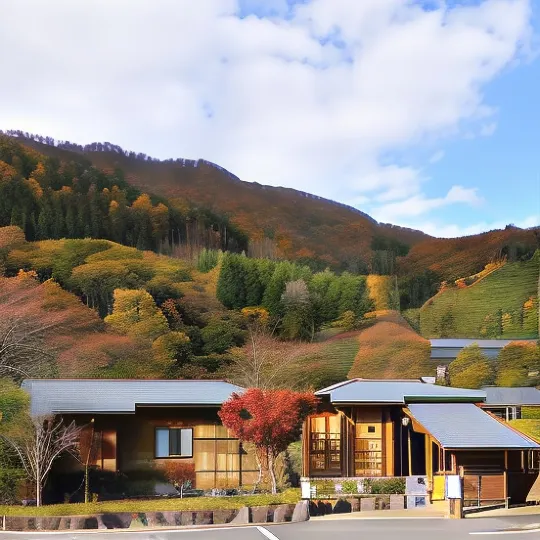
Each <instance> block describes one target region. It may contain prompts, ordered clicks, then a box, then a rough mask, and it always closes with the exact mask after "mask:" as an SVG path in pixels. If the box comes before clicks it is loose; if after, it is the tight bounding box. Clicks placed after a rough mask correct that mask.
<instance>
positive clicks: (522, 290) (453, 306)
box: [420, 257, 539, 338]
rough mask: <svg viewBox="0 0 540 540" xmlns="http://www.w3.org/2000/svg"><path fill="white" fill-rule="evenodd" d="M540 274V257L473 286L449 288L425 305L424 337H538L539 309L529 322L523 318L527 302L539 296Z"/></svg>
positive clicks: (422, 312)
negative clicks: (524, 306) (539, 259)
mask: <svg viewBox="0 0 540 540" xmlns="http://www.w3.org/2000/svg"><path fill="white" fill-rule="evenodd" d="M538 272H539V264H538V257H534V258H533V259H531V260H530V261H527V262H517V263H508V264H505V265H504V266H503V267H501V268H500V269H498V270H496V271H494V272H493V273H491V274H489V275H488V276H486V277H485V278H484V279H482V280H480V281H478V282H477V283H474V284H473V285H471V286H469V287H466V288H458V287H449V288H447V289H445V290H444V291H442V292H440V293H439V294H437V295H436V296H434V297H433V298H431V299H430V300H428V301H427V302H426V303H425V304H424V305H423V306H422V308H421V310H420V331H421V334H422V335H423V336H424V337H432V338H436V337H453V338H459V337H461V338H483V337H484V338H527V337H532V338H534V337H537V336H538V311H537V309H531V310H529V311H528V312H527V313H528V315H527V318H526V320H525V321H522V317H523V305H524V303H525V302H526V301H527V300H528V299H529V298H530V297H537V294H538ZM506 314H508V315H506ZM486 317H488V320H487V321H486ZM505 318H506V321H503V319H505ZM501 324H502V326H503V332H502V333H501V331H500V329H501Z"/></svg>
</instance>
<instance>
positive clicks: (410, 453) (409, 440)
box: [407, 426, 412, 476]
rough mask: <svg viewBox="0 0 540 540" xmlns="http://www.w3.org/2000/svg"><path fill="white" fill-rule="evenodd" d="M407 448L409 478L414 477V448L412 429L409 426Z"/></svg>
mask: <svg viewBox="0 0 540 540" xmlns="http://www.w3.org/2000/svg"><path fill="white" fill-rule="evenodd" d="M407 447H408V452H407V453H408V454H409V476H412V452H411V450H412V448H411V428H410V427H409V426H407Z"/></svg>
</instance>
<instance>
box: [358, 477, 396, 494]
mask: <svg viewBox="0 0 540 540" xmlns="http://www.w3.org/2000/svg"><path fill="white" fill-rule="evenodd" d="M364 490H365V492H366V493H371V494H374V495H375V494H377V495H383V494H384V495H389V494H390V495H401V494H404V493H405V478H381V479H380V480H379V479H373V478H367V479H366V480H364Z"/></svg>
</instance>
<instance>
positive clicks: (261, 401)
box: [219, 388, 317, 493]
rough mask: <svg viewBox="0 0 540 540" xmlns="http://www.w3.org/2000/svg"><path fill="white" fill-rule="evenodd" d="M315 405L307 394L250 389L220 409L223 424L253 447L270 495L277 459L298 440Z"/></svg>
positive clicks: (234, 395) (274, 479)
mask: <svg viewBox="0 0 540 540" xmlns="http://www.w3.org/2000/svg"><path fill="white" fill-rule="evenodd" d="M316 405H317V398H316V397H315V396H314V395H313V394H311V393H309V392H293V391H291V390H261V389H259V388H251V389H249V390H247V391H246V392H245V393H243V394H233V395H232V397H231V398H230V399H229V400H228V401H226V402H225V403H224V404H223V405H222V407H221V411H220V412H219V417H220V418H221V421H222V422H223V425H224V426H225V427H226V428H228V429H229V430H230V431H231V432H232V433H233V435H234V436H235V437H237V438H238V439H240V440H241V441H242V442H246V443H251V444H253V445H254V447H255V453H256V456H257V459H258V462H259V467H260V471H261V474H262V473H264V472H265V471H267V472H268V473H269V475H270V478H271V482H272V492H273V493H275V492H276V490H277V485H276V477H275V463H276V459H277V457H278V456H279V455H280V454H281V453H282V452H284V451H285V450H286V449H287V447H288V446H289V444H291V443H292V442H294V441H296V440H298V438H299V436H300V432H301V427H302V423H303V421H304V420H305V419H306V418H307V416H308V415H309V414H311V413H312V412H313V411H314V410H315V408H316Z"/></svg>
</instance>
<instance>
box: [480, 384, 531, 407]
mask: <svg viewBox="0 0 540 540" xmlns="http://www.w3.org/2000/svg"><path fill="white" fill-rule="evenodd" d="M482 390H483V391H484V392H485V393H486V396H487V397H486V405H540V390H537V389H536V388H533V387H521V388H504V387H497V386H485V387H484V388H482Z"/></svg>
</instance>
